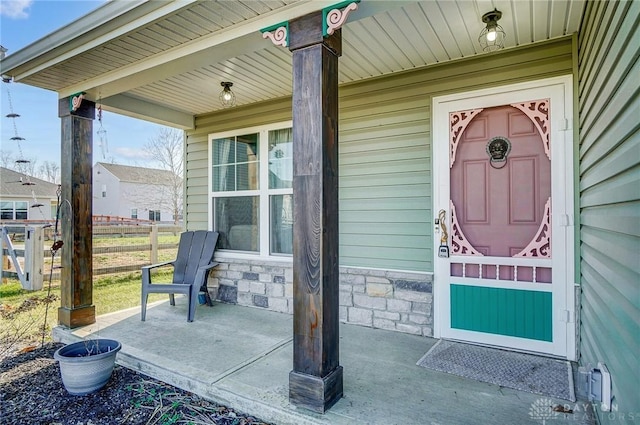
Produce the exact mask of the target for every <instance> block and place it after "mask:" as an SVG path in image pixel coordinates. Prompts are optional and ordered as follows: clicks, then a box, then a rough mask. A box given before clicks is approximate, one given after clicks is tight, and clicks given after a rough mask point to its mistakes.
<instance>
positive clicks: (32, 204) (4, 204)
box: [0, 167, 58, 222]
mask: <svg viewBox="0 0 640 425" xmlns="http://www.w3.org/2000/svg"><path fill="white" fill-rule="evenodd" d="M57 191H58V185H57V184H55V183H50V182H48V181H45V180H40V179H38V178H35V177H30V176H27V175H25V174H23V173H19V172H17V171H14V170H10V169H8V168H4V167H0V220H2V221H3V222H6V221H12V220H19V221H23V220H32V221H41V220H51V219H52V218H55V215H56V208H57V205H58V195H57Z"/></svg>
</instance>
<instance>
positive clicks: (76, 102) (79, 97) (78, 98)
mask: <svg viewBox="0 0 640 425" xmlns="http://www.w3.org/2000/svg"><path fill="white" fill-rule="evenodd" d="M85 94H86V93H85V92H80V93H76V94H74V95H73V96H71V97H70V98H69V110H70V111H71V112H75V111H77V110H78V108H79V107H80V105H82V101H83V100H84V95H85Z"/></svg>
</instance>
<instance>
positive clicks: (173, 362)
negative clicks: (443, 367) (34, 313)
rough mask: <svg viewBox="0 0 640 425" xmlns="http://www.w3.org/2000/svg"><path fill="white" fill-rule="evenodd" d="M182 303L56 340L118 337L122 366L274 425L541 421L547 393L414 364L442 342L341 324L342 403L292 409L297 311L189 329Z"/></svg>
mask: <svg viewBox="0 0 640 425" xmlns="http://www.w3.org/2000/svg"><path fill="white" fill-rule="evenodd" d="M176 304H177V306H176V307H175V308H172V307H171V306H169V303H168V302H166V301H165V302H159V303H156V304H155V305H154V306H153V307H151V308H150V309H149V311H148V313H147V320H146V321H145V322H141V321H140V310H139V308H133V309H129V310H124V311H120V312H117V313H113V314H108V315H104V316H99V317H98V318H97V321H96V323H95V324H93V325H89V326H86V327H81V328H77V329H73V330H71V329H68V328H63V327H58V328H56V329H55V330H54V337H55V339H56V340H59V341H62V342H65V343H70V342H73V341H76V340H79V339H81V338H86V337H99V338H115V339H118V340H119V341H121V342H122V345H123V349H122V351H121V352H120V353H119V354H118V360H117V361H118V363H119V364H121V365H123V366H126V367H128V368H131V369H134V370H138V371H141V372H142V373H144V374H147V375H149V376H152V377H155V378H158V379H161V380H163V381H165V382H168V383H171V384H173V385H175V386H178V387H180V388H183V389H186V390H188V391H192V392H194V393H196V394H198V395H200V396H202V397H206V398H209V399H211V400H213V401H215V402H218V403H221V404H228V405H232V406H234V408H236V409H238V410H240V411H243V412H244V413H247V414H250V415H253V416H256V417H258V418H260V419H262V420H264V421H268V422H272V423H277V424H291V425H305V424H337V425H340V424H345V425H346V424H349V425H352V424H427V423H431V424H449V425H453V424H469V423H492V424H515V423H518V424H539V423H540V420H539V419H537V417H536V416H535V415H533V416H532V415H531V413H530V412H531V407H532V405H533V403H535V402H536V401H537V400H540V399H541V398H543V396H541V395H538V394H531V393H526V392H522V391H516V390H512V389H509V388H503V387H499V386H496V385H492V384H487V383H483V382H478V381H473V380H469V379H465V378H461V377H459V376H456V375H450V374H446V373H442V372H436V371H432V370H429V369H426V368H423V367H419V366H417V365H416V362H417V361H418V359H420V358H421V357H422V356H423V355H424V354H425V353H426V352H427V351H428V350H429V348H430V347H431V346H433V344H435V343H436V341H437V340H436V339H433V338H425V337H422V336H416V335H409V334H403V333H398V332H393V331H386V330H382V329H372V328H366V327H363V326H357V325H349V324H342V325H341V326H340V358H341V363H342V365H343V367H344V369H345V374H344V389H345V391H344V393H345V395H344V397H343V398H341V399H340V400H339V401H338V402H337V403H336V404H335V405H334V406H333V408H332V409H331V410H329V411H327V412H326V413H325V414H319V413H314V412H312V411H311V410H307V409H300V408H296V407H295V406H293V405H292V404H291V402H290V401H289V390H288V380H289V372H290V370H291V356H292V352H293V342H292V341H293V337H292V335H291V329H292V326H293V317H292V316H291V315H288V314H283V313H277V312H273V311H268V310H264V309H259V308H251V307H241V306H236V305H229V304H221V303H216V304H215V305H214V307H213V308H209V307H206V306H200V307H199V308H198V310H197V313H196V320H195V321H194V322H192V323H188V322H187V321H186V320H184V317H185V315H186V309H187V303H186V299H184V298H178V299H177V300H176ZM169 329H170V331H168V330H169ZM547 400H551V401H552V402H553V403H557V404H561V405H563V406H564V405H567V404H568V405H570V407H571V408H572V409H573V408H574V406H575V405H576V403H571V402H568V401H566V400H560V399H548V398H547ZM586 404H587V403H584V402H578V404H577V405H579V406H582V405H586ZM592 417H593V416H592V414H590V413H587V412H584V411H580V412H575V413H574V414H571V415H566V417H565V415H557V416H554V417H553V419H554V423H555V424H563V423H566V424H569V423H571V424H589V423H592V422H591V421H590V418H592Z"/></svg>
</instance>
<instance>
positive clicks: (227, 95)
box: [220, 81, 236, 108]
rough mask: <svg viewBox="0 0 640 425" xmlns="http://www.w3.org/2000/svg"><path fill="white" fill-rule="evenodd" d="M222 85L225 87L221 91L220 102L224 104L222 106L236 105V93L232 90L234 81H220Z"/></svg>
mask: <svg viewBox="0 0 640 425" xmlns="http://www.w3.org/2000/svg"><path fill="white" fill-rule="evenodd" d="M220 85H221V86H222V87H223V89H222V91H221V92H220V103H221V104H222V107H223V108H230V107H232V106H236V95H235V93H234V92H232V91H231V86H233V83H230V82H228V81H223V82H221V83H220Z"/></svg>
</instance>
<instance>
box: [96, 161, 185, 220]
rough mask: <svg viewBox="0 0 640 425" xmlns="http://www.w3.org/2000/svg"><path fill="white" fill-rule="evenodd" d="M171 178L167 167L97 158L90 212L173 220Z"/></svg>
mask: <svg viewBox="0 0 640 425" xmlns="http://www.w3.org/2000/svg"><path fill="white" fill-rule="evenodd" d="M173 181H174V179H173V175H172V173H171V172H170V171H166V170H159V169H154V168H143V167H132V166H128V165H117V164H108V163H104V162H97V163H96V164H95V165H94V166H93V215H94V216H99V215H106V216H116V217H126V218H132V219H138V220H151V221H158V222H173V221H174V217H173V215H174V211H173V202H172V199H173V196H174V192H173V190H172V184H173ZM181 205H182V202H181V201H180V206H181Z"/></svg>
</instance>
